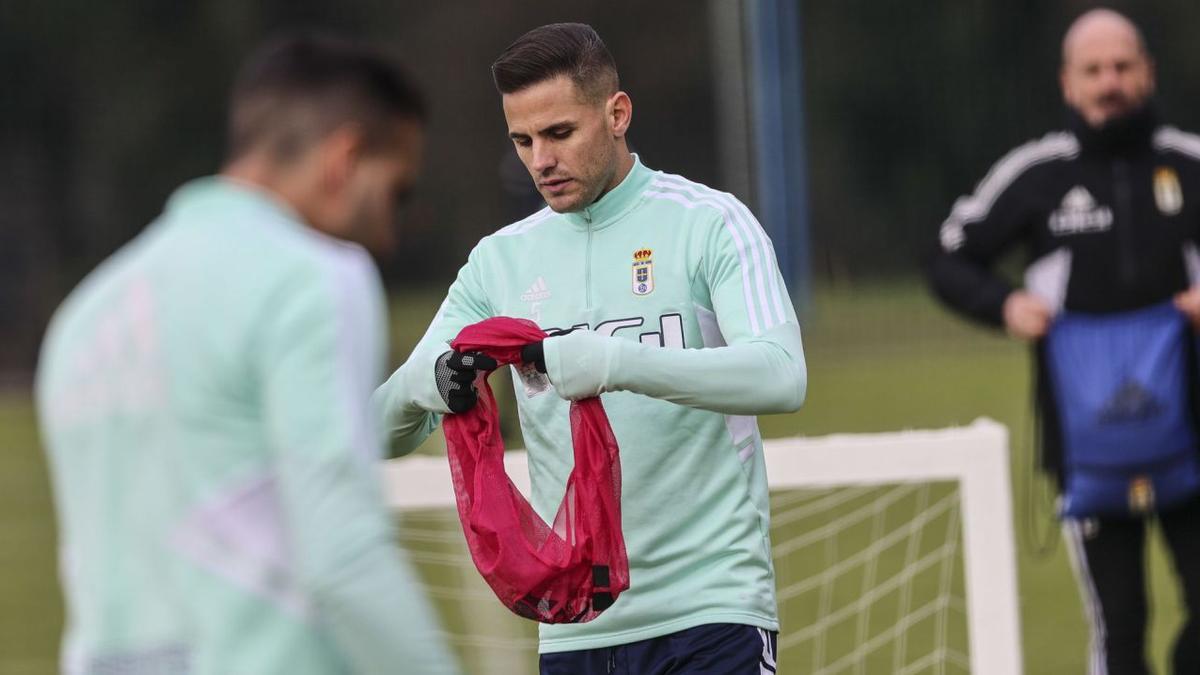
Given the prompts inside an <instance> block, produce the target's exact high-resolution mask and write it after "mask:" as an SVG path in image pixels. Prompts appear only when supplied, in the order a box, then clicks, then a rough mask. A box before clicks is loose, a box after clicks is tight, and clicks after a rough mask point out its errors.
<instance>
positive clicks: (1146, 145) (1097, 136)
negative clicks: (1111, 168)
mask: <svg viewBox="0 0 1200 675" xmlns="http://www.w3.org/2000/svg"><path fill="white" fill-rule="evenodd" d="M1067 126H1068V128H1070V130H1071V131H1072V132H1073V133H1074V134H1075V137H1076V138H1078V139H1079V144H1080V146H1081V147H1082V149H1083V152H1084V153H1086V154H1089V155H1095V156H1099V157H1105V158H1115V157H1130V156H1133V155H1137V154H1141V153H1143V152H1146V151H1148V150H1149V149H1150V139H1151V136H1153V134H1154V130H1155V129H1156V128H1157V127H1158V106H1157V105H1156V104H1155V101H1154V100H1153V99H1150V100H1148V101H1146V103H1144V104H1143V105H1142V106H1141V107H1140V108H1138V109H1136V110H1133V111H1131V112H1130V113H1129V114H1127V115H1123V116H1121V117H1117V118H1114V119H1112V120H1109V121H1108V122H1106V123H1105V124H1104V125H1103V126H1101V127H1099V128H1096V127H1093V126H1091V125H1089V124H1088V123H1087V122H1086V121H1085V120H1084V119H1083V116H1082V115H1080V114H1079V112H1078V111H1076V110H1075V109H1073V108H1071V107H1069V106H1068V107H1067Z"/></svg>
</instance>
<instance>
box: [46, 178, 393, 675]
mask: <svg viewBox="0 0 1200 675" xmlns="http://www.w3.org/2000/svg"><path fill="white" fill-rule="evenodd" d="M217 183H218V181H216V180H215V179H210V182H208V183H196V184H192V185H189V186H188V187H186V188H184V190H182V191H181V194H179V195H177V196H176V197H175V199H174V200H173V203H172V206H171V207H170V208H169V209H168V212H167V214H166V215H165V216H164V217H163V218H162V219H161V220H160V221H159V222H157V223H155V224H154V225H152V226H151V227H150V228H149V229H148V230H147V231H146V232H145V233H144V234H142V236H140V237H139V238H138V239H136V240H135V241H134V242H132V243H131V244H130V245H129V246H127V247H126V248H125V249H124V250H122V251H121V252H119V253H118V254H117V255H115V256H114V257H113V258H112V259H111V260H109V261H108V262H107V263H105V264H104V265H103V266H102V267H101V268H100V269H99V270H97V272H96V273H95V274H93V275H92V276H91V277H89V278H88V280H87V281H86V282H85V283H84V284H83V285H82V286H81V287H80V288H79V289H78V290H77V291H76V292H75V293H74V294H73V295H72V296H71V298H70V299H69V300H68V302H67V303H66V304H65V305H64V307H63V309H62V310H61V311H60V313H59V315H58V316H57V317H56V319H55V321H54V324H53V327H52V329H51V332H50V335H49V337H48V340H47V345H46V348H45V351H44V353H43V357H42V368H41V370H40V372H39V383H38V384H39V391H38V394H39V402H40V407H41V411H42V414H43V428H44V429H45V433H46V436H47V438H46V441H47V447H48V450H49V452H50V456H51V458H52V462H53V469H54V476H55V480H56V482H57V483H58V485H57V487H58V492H57V494H58V508H59V513H60V514H61V516H60V521H61V527H62V528H63V530H64V531H63V540H64V548H63V559H62V572H63V575H62V576H63V581H64V584H65V585H67V586H68V587H69V593H68V597H69V598H70V604H71V607H70V616H71V626H70V631H71V633H70V639H69V641H68V647H67V649H66V651H65V652H64V658H65V662H64V668H65V669H66V670H69V671H74V670H75V666H83V665H84V664H83V663H81V662H79V661H78V659H80V658H84V657H87V658H91V659H95V658H96V657H99V660H100V661H101V662H103V661H104V660H105V659H106V658H112V659H115V660H121V659H122V658H131V659H133V660H135V661H139V662H142V663H145V664H146V666H148V667H150V666H152V664H157V666H153V667H150V669H149V670H138V671H137V672H150V671H151V670H153V671H154V672H170V671H175V670H177V669H179V670H182V669H183V668H184V667H186V666H183V663H184V662H185V661H190V662H192V663H193V665H194V666H196V668H195V669H196V670H198V671H200V672H205V671H207V670H208V669H207V668H204V667H203V665H204V663H205V660H206V659H207V658H209V657H210V656H211V657H212V658H214V659H222V660H221V661H220V662H221V663H225V664H233V663H237V664H239V665H241V666H242V667H239V668H237V671H238V672H268V671H271V672H289V673H295V672H302V671H304V672H336V671H338V670H341V669H342V667H339V665H338V661H337V660H336V659H335V658H334V657H335V656H336V652H333V651H331V650H330V645H329V644H328V638H325V639H322V638H321V634H320V631H319V630H318V629H317V628H316V627H314V626H311V625H309V624H308V622H307V621H306V619H305V613H306V612H307V610H308V608H307V607H306V602H307V598H306V594H305V592H304V591H303V589H302V588H301V587H300V584H299V581H300V580H299V577H300V575H301V574H303V572H302V571H301V570H296V569H293V567H292V561H293V560H294V558H293V557H292V555H293V551H291V550H290V548H291V547H290V546H289V545H288V543H287V542H285V541H284V540H283V532H284V530H285V522H284V521H285V515H284V514H283V513H282V511H281V502H280V494H279V490H278V487H277V485H276V480H277V475H276V474H277V462H276V459H277V458H276V457H275V456H274V453H273V449H272V448H271V447H270V445H271V443H270V441H269V439H270V438H271V437H272V435H273V433H274V431H273V430H271V429H269V428H267V425H268V424H269V422H270V411H269V410H267V409H265V408H263V407H261V406H259V404H258V403H259V401H261V400H263V398H264V396H265V394H266V392H265V391H264V389H266V388H269V387H271V386H273V384H272V383H271V382H267V381H264V380H263V377H262V375H263V374H264V373H265V372H266V369H264V368H263V363H264V361H267V360H269V359H272V358H276V357H279V358H284V357H285V354H280V353H275V354H273V353H272V350H275V349H280V347H281V342H283V341H286V340H288V337H289V336H288V335H287V334H282V333H281V334H275V333H273V329H274V328H276V327H278V328H280V329H283V328H292V329H296V330H306V331H334V330H337V326H334V325H330V326H321V325H306V324H305V317H303V316H292V317H287V316H280V317H279V318H280V319H281V320H280V321H268V320H265V319H266V318H267V317H269V316H271V315H276V316H279V315H281V314H287V313H289V312H295V311H297V309H298V308H297V307H296V305H298V304H307V303H304V302H303V301H301V302H295V301H289V300H288V298H294V297H296V296H297V295H298V294H311V295H314V296H318V298H319V295H322V294H327V295H328V297H327V298H323V299H317V300H316V301H317V302H321V301H326V302H329V303H331V306H332V303H337V307H338V309H339V310H340V311H346V312H353V313H356V314H358V315H359V316H360V317H362V318H365V319H371V320H372V321H371V323H370V326H369V328H370V330H367V331H365V334H364V335H359V336H353V337H354V340H355V343H356V344H355V345H353V346H355V347H357V348H359V349H366V350H367V353H368V354H369V355H370V361H371V362H372V363H373V365H375V366H380V365H381V363H380V358H379V357H380V354H381V345H380V344H379V340H378V336H379V335H380V332H381V331H382V327H381V326H380V325H378V323H377V322H376V321H374V319H377V318H378V317H379V315H380V312H381V309H380V307H379V306H378V303H379V298H380V291H379V289H378V284H377V282H376V280H375V278H374V276H373V273H372V271H371V268H370V263H369V262H368V259H367V257H366V254H365V252H363V251H362V250H361V249H359V248H358V247H351V246H350V245H347V244H343V243H341V242H336V241H335V240H333V239H330V238H326V237H324V236H323V235H320V234H317V233H315V232H311V231H306V230H303V229H301V227H302V226H301V225H299V224H298V223H296V222H292V221H289V220H287V219H285V218H282V217H279V216H278V215H275V212H274V211H273V209H272V208H271V206H270V205H269V203H268V202H267V197H266V196H264V195H260V194H255V193H254V192H252V191H250V190H248V189H245V188H234V187H230V186H223V185H220V184H217ZM206 215H207V216H209V217H205V216H206ZM347 337H348V336H347ZM335 339H336V338H335ZM351 346H352V345H350V344H346V347H347V348H350V347H351ZM314 365H316V364H315V363H314ZM352 365H353V360H347V361H346V362H345V364H344V366H345V367H351V366H352ZM333 366H334V364H330V367H333ZM375 372H378V371H377V370H376V371H375ZM330 375H331V376H333V375H334V374H332V373H331V374H330ZM336 376H337V377H339V378H341V379H342V380H343V382H342V384H343V385H344V386H346V387H348V388H355V389H357V390H359V391H369V390H370V387H371V384H372V380H371V379H370V378H371V376H372V374H371V373H367V372H352V371H339V372H338V373H336ZM319 377H320V376H319V375H317V374H314V378H319ZM347 393H348V394H349V392H347ZM294 394H295V396H294V397H293V398H292V401H294V403H296V404H303V403H304V401H305V399H308V400H309V401H311V402H312V404H313V405H336V404H337V403H339V401H337V400H335V399H331V398H326V395H325V392H319V391H317V392H294ZM360 398H361V397H360V396H353V395H351V397H350V398H349V399H347V400H345V401H344V403H345V404H352V403H353V400H354V399H360ZM363 409H364V410H365V407H364V408H363ZM313 412H318V411H313ZM362 422H363V425H364V426H362V427H360V428H358V429H312V430H310V431H312V432H313V433H324V434H331V435H336V436H339V437H343V438H347V439H356V441H357V443H358V444H359V446H360V447H358V448H356V450H359V451H361V453H362V454H361V459H362V461H363V462H369V461H370V459H371V458H372V457H373V450H372V445H371V440H372V436H371V433H370V432H369V431H368V429H367V427H366V426H365V424H366V420H365V419H363V420H362ZM331 468H332V467H331ZM328 525H330V526H340V525H343V524H339V523H334V522H330V523H328ZM345 525H352V524H345ZM195 638H199V639H198V640H196V639H195ZM196 645H221V646H222V647H223V649H220V650H218V653H216V654H213V655H205V654H203V653H199V654H196V653H190V652H191V651H192V650H193V649H194V648H195V646H196ZM105 654H111V656H110V657H106V656H104V655H105ZM98 665H99V663H97V662H96V661H95V660H93V661H92V662H91V664H90V667H85V668H83V669H84V670H93V669H99V668H97V666H98ZM114 665H115V662H114ZM214 665H215V663H214ZM227 672H228V671H227Z"/></svg>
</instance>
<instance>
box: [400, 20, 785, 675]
mask: <svg viewBox="0 0 1200 675" xmlns="http://www.w3.org/2000/svg"><path fill="white" fill-rule="evenodd" d="M492 73H493V76H494V79H495V83H496V87H497V89H499V91H500V94H501V99H502V103H503V109H504V116H505V119H506V120H507V123H508V133H509V137H510V138H511V140H512V142H513V145H514V146H515V148H516V152H517V155H518V156H519V157H520V159H521V161H522V162H523V163H524V165H525V168H526V169H527V170H528V171H529V174H530V176H531V178H532V179H533V181H534V182H535V183H536V185H537V187H538V191H539V192H541V194H542V197H543V198H544V199H545V201H546V203H547V205H548V206H547V208H544V209H542V210H541V211H538V212H537V213H536V214H534V215H532V216H530V217H528V218H526V219H525V220H522V221H519V222H517V223H514V224H512V225H509V226H508V227H505V228H503V229H501V230H499V231H498V232H496V233H495V234H493V235H491V236H489V237H486V238H484V239H483V240H482V241H481V242H480V243H479V244H478V245H477V246H476V247H475V249H474V250H473V251H472V252H471V254H470V256H469V258H468V260H467V263H466V265H465V266H464V267H463V268H462V269H461V270H460V271H459V274H458V279H457V280H456V281H455V282H454V284H453V285H452V286H451V287H450V290H449V293H448V295H447V297H446V300H445V302H444V303H443V305H442V307H441V309H440V310H439V312H438V314H437V316H436V318H435V319H434V321H433V324H432V325H431V326H430V327H429V330H428V332H427V333H426V334H425V337H424V338H423V339H422V340H421V342H420V344H419V345H418V346H417V348H416V350H415V351H414V352H413V354H412V356H411V357H410V358H409V359H408V361H407V362H406V363H405V364H404V365H403V366H402V367H401V368H400V369H399V370H398V371H397V372H396V374H394V375H393V376H392V378H391V379H390V380H389V381H388V383H387V384H385V385H384V386H383V387H382V388H381V389H380V390H379V392H378V393H377V397H378V401H377V402H378V403H379V404H380V405H381V407H382V409H383V410H384V411H385V412H386V414H387V420H386V424H387V426H388V428H389V429H390V433H391V441H392V449H393V451H394V452H402V451H405V450H407V449H409V448H411V447H413V446H414V445H415V444H416V443H419V442H420V441H421V440H422V439H423V438H425V437H426V436H427V435H428V434H429V433H430V431H432V429H433V428H434V427H435V426H436V425H437V423H438V421H439V415H440V414H441V413H446V412H462V411H463V410H467V409H469V408H470V407H471V406H472V405H474V404H475V395H474V391H473V390H472V388H471V385H470V382H471V380H472V379H473V377H474V373H475V369H476V368H483V369H486V368H487V363H486V361H484V359H486V357H481V356H480V355H474V354H471V355H464V354H456V353H454V352H448V351H447V347H446V341H447V340H449V339H450V338H453V337H454V336H455V335H456V334H457V333H458V332H459V330H460V329H461V328H462V327H463V326H465V325H468V324H472V323H475V322H477V321H480V320H483V319H485V318H488V317H491V316H513V317H522V318H527V319H531V320H533V321H534V322H536V323H537V324H538V325H540V326H541V327H542V328H543V329H547V330H548V331H549V329H553V328H559V329H570V328H577V329H578V330H575V331H573V332H570V333H567V334H565V335H561V336H558V337H549V338H547V339H545V340H544V341H543V342H539V343H536V344H533V345H530V346H528V347H526V349H525V350H524V357H525V360H526V362H527V364H529V365H527V366H526V367H525V368H523V369H521V370H520V375H521V377H520V378H514V380H515V382H516V389H517V403H518V408H519V412H520V417H521V428H522V430H523V431H524V438H525V443H526V445H527V447H528V450H529V461H530V475H531V478H532V484H533V495H532V500H531V501H532V503H533V506H534V508H535V509H537V510H538V512H539V513H540V514H541V515H542V517H543V518H546V517H549V516H550V515H552V514H553V513H554V512H555V510H556V509H557V507H558V504H559V501H560V500H561V498H562V496H563V490H564V485H565V482H566V479H567V476H568V474H569V473H570V471H571V468H572V453H571V436H570V427H569V423H568V402H567V401H568V399H579V398H586V397H590V396H596V395H600V394H603V397H602V400H603V402H604V406H605V409H606V410H607V412H608V416H609V419H610V420H611V422H612V428H613V431H614V432H615V434H616V437H617V441H618V443H619V444H620V448H621V465H622V471H623V475H622V500H621V501H622V509H623V513H622V515H623V518H624V528H623V529H624V533H625V543H626V546H627V549H628V553H629V567H630V588H629V590H627V591H625V592H624V593H623V594H622V595H621V597H620V599H618V600H617V602H616V604H614V605H613V606H612V607H611V608H609V609H607V610H606V611H605V612H604V614H602V615H601V616H600V617H599V618H597V619H595V620H594V621H591V622H589V623H584V624H557V625H542V626H541V640H540V652H541V671H542V673H563V674H570V675H587V674H589V673H630V674H632V673H662V672H671V673H723V674H730V675H732V674H741V673H747V674H748V673H754V674H755V675H758V674H759V673H763V672H775V649H776V632H777V631H778V630H779V624H778V619H777V615H776V604H775V574H774V569H773V567H772V562H771V543H770V537H769V517H770V514H769V510H768V499H767V480H766V467H765V466H764V463H763V453H762V439H761V438H760V436H759V432H758V425H757V422H756V421H755V418H754V417H753V416H754V415H759V414H767V413H782V412H791V411H794V410H796V409H798V408H799V407H800V405H801V403H802V402H803V400H804V395H805V389H806V381H807V380H806V370H805V363H804V354H803V348H802V346H801V340H800V327H799V324H798V322H797V320H796V315H795V312H794V310H793V308H792V303H791V300H790V298H789V297H788V293H787V289H786V288H785V287H784V284H783V279H782V278H781V276H780V274H779V270H778V269H777V266H776V262H775V252H774V249H773V248H772V246H771V242H770V240H769V239H768V238H767V236H766V235H765V234H764V233H763V230H762V228H761V227H760V226H759V224H758V222H757V221H756V220H755V218H754V216H753V215H752V214H751V213H750V211H749V209H747V208H746V207H745V206H743V205H742V204H741V203H740V202H739V201H738V200H737V199H736V198H734V197H733V196H732V195H729V194H727V193H723V192H718V191H716V190H713V189H710V188H708V187H705V186H703V185H700V184H698V183H694V182H692V181H689V180H687V179H686V178H682V177H680V176H674V175H670V174H666V173H663V172H661V171H654V170H652V169H649V168H647V167H646V166H645V165H643V164H642V162H641V161H640V160H639V159H638V157H637V156H635V155H633V154H631V153H630V152H629V149H628V146H627V145H626V141H625V134H626V132H627V130H628V129H629V125H630V121H631V119H632V114H633V105H632V102H631V101H630V99H629V96H628V95H627V94H625V92H622V91H621V90H620V88H619V85H618V79H617V70H616V66H615V64H614V62H613V58H612V56H611V55H610V54H609V52H608V49H607V48H606V47H605V46H604V43H603V42H601V40H600V38H599V36H598V35H596V33H595V31H593V30H592V29H591V28H590V27H588V26H585V25H582V24H554V25H549V26H543V27H541V28H537V29H534V30H533V31H530V32H529V33H527V34H525V35H524V36H522V37H521V38H519V39H518V40H517V41H516V42H514V43H513V44H512V45H511V46H510V47H508V49H506V50H505V51H504V53H503V54H501V55H500V58H499V59H498V60H497V61H496V63H495V64H494V65H493V66H492ZM538 371H541V373H539V372H538ZM542 373H544V375H543V374H542ZM547 376H548V380H549V382H548V383H547V382H546V377H547Z"/></svg>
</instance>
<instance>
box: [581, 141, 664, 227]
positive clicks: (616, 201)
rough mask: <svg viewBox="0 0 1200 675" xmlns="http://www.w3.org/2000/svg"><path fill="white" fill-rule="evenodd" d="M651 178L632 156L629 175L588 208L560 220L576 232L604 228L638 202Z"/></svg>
mask: <svg viewBox="0 0 1200 675" xmlns="http://www.w3.org/2000/svg"><path fill="white" fill-rule="evenodd" d="M653 175H654V172H653V171H651V170H650V169H647V168H646V167H645V166H644V165H643V164H642V161H641V160H640V159H638V156H637V155H636V154H635V155H634V156H633V167H632V168H630V169H629V174H628V175H626V176H625V178H624V179H623V180H622V181H621V182H620V183H618V184H617V186H616V187H615V188H613V189H611V190H609V191H608V193H607V194H605V195H604V196H603V197H601V198H600V199H597V200H596V201H595V202H592V204H591V205H590V206H587V207H585V208H583V209H580V210H579V211H572V212H571V213H564V214H563V217H564V218H566V220H567V222H568V223H570V224H571V225H572V226H574V227H576V228H578V229H580V230H587V229H591V230H593V231H595V230H600V229H603V228H605V227H608V226H609V225H611V224H613V223H615V222H617V220H619V219H620V218H621V216H623V215H625V214H626V213H628V212H629V210H630V209H632V208H633V207H634V206H637V204H638V203H639V202H640V201H641V200H642V193H643V192H645V191H646V188H647V187H649V185H650V178H651V177H652V176H653Z"/></svg>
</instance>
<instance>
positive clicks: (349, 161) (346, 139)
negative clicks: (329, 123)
mask: <svg viewBox="0 0 1200 675" xmlns="http://www.w3.org/2000/svg"><path fill="white" fill-rule="evenodd" d="M363 141H364V139H363V134H362V129H361V128H360V127H359V126H358V125H354V124H347V125H343V126H340V127H338V128H337V129H334V130H333V131H332V132H330V133H329V135H328V136H326V137H325V139H324V140H323V141H321V145H320V151H319V153H318V154H319V157H320V160H319V161H320V162H321V182H322V187H323V188H324V189H325V190H327V191H329V192H333V193H337V192H341V191H342V190H343V189H345V186H346V184H347V183H349V182H350V178H351V176H352V175H353V174H354V170H355V169H356V168H357V166H358V163H359V160H360V159H361V158H362V155H363Z"/></svg>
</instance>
